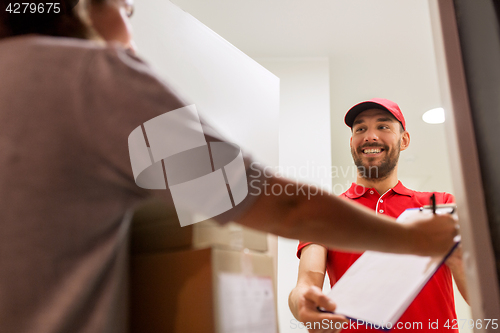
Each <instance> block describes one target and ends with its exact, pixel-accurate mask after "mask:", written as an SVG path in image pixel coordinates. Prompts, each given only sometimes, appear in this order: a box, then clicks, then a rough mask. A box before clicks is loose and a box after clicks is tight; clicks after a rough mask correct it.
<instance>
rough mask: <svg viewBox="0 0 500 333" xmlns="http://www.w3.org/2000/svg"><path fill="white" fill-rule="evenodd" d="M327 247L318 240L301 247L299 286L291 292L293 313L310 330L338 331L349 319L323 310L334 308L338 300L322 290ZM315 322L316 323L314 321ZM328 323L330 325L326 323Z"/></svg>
mask: <svg viewBox="0 0 500 333" xmlns="http://www.w3.org/2000/svg"><path fill="white" fill-rule="evenodd" d="M326 257H327V249H326V248H324V247H323V246H321V245H319V244H309V245H307V246H306V247H304V248H303V249H302V250H301V255H300V264H299V275H298V278H297V286H296V287H295V288H294V289H293V290H292V291H291V292H290V296H289V297H288V306H289V307H290V310H291V311H292V313H293V316H294V317H295V318H296V319H297V320H298V321H300V322H302V323H303V324H304V325H307V323H312V324H310V325H309V326H307V327H312V328H314V327H317V328H318V329H309V332H310V333H320V332H321V333H326V332H336V331H338V329H340V328H341V327H342V325H345V324H344V323H345V322H347V319H346V318H345V317H344V316H342V315H338V314H333V313H327V312H320V311H318V309H317V307H318V306H321V307H322V308H324V309H325V310H327V311H330V312H333V311H334V310H335V303H333V302H332V301H331V300H330V299H329V297H328V296H327V295H325V294H323V292H322V291H321V288H322V287H323V282H324V279H325V271H326ZM314 323H316V324H317V325H315V324H314ZM325 323H328V324H327V325H324V324H325Z"/></svg>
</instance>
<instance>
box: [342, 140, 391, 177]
mask: <svg viewBox="0 0 500 333" xmlns="http://www.w3.org/2000/svg"><path fill="white" fill-rule="evenodd" d="M368 147H377V148H383V149H384V152H389V154H387V155H386V157H385V158H384V159H383V160H382V161H381V162H380V165H369V164H366V165H364V164H363V161H362V156H363V151H362V150H363V149H364V148H368ZM400 147H401V139H399V140H398V143H397V145H396V147H394V148H393V149H392V150H391V151H389V147H388V146H381V145H380V144H365V145H362V146H360V147H358V148H357V149H356V150H354V148H351V155H352V158H353V160H354V164H356V167H357V168H358V174H359V175H360V176H361V177H363V178H365V179H369V180H371V181H375V182H379V181H382V180H384V179H386V178H387V177H389V175H390V174H391V173H392V172H393V171H394V168H395V167H396V165H397V164H398V160H399V154H400V152H401V148H400ZM369 159H370V158H369V157H368V160H369Z"/></svg>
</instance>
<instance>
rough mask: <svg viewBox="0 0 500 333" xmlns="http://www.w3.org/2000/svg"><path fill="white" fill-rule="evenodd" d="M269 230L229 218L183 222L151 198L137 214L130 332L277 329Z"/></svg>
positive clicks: (208, 332) (229, 332)
mask: <svg viewBox="0 0 500 333" xmlns="http://www.w3.org/2000/svg"><path fill="white" fill-rule="evenodd" d="M267 250H268V246H267V235H266V234H265V233H261V232H258V231H254V230H251V229H248V228H245V227H242V226H240V225H237V224H234V223H230V224H228V225H225V226H220V225H218V224H217V223H216V222H214V221H205V222H200V223H196V224H193V225H191V226H186V227H180V225H179V222H178V220H177V215H176V213H175V211H169V210H167V209H166V208H165V205H162V204H161V202H149V203H148V204H146V205H144V206H142V207H141V208H139V209H138V210H137V211H136V213H135V215H134V222H133V224H132V238H131V265H130V272H131V273H130V286H131V291H130V304H131V311H130V327H131V332H132V333H136V332H137V333H139V332H140V333H148V332H154V333H158V332H169V333H180V332H189V333H192V332H203V333H238V332H245V333H254V332H255V333H257V332H258V333H276V332H277V331H278V329H277V318H276V301H275V295H276V282H275V280H274V276H275V274H274V265H273V258H272V257H271V256H270V255H268V254H267Z"/></svg>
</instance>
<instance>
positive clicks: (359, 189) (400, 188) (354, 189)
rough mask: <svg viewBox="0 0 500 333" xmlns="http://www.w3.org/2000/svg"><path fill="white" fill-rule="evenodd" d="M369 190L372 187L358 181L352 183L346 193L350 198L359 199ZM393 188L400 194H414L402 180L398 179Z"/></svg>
mask: <svg viewBox="0 0 500 333" xmlns="http://www.w3.org/2000/svg"><path fill="white" fill-rule="evenodd" d="M368 190H370V189H369V188H367V187H363V186H361V185H358V184H356V183H352V185H351V187H350V188H349V189H348V190H347V192H346V193H345V196H346V197H348V198H349V199H357V198H360V197H362V196H363V195H364V194H365V193H366V192H367V191H368ZM392 190H393V191H394V192H396V193H397V194H400V195H406V196H409V197H411V196H412V195H413V193H412V191H411V190H409V189H407V188H406V187H404V185H403V183H401V181H398V183H397V184H396V186H394V187H393V188H392Z"/></svg>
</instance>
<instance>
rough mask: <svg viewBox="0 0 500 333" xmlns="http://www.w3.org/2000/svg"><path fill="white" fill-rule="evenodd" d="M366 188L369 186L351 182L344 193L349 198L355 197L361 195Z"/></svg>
mask: <svg viewBox="0 0 500 333" xmlns="http://www.w3.org/2000/svg"><path fill="white" fill-rule="evenodd" d="M368 190H369V188H367V187H363V186H361V185H358V184H356V183H352V185H351V187H349V189H348V190H347V192H346V193H345V196H346V197H348V198H349V199H357V198H360V197H362V196H363V195H364V194H365V193H366V192H367V191H368Z"/></svg>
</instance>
